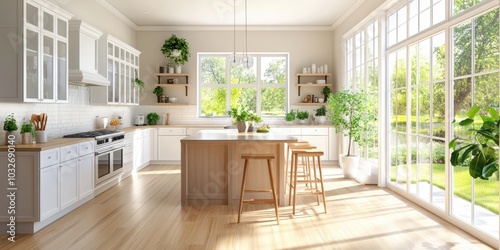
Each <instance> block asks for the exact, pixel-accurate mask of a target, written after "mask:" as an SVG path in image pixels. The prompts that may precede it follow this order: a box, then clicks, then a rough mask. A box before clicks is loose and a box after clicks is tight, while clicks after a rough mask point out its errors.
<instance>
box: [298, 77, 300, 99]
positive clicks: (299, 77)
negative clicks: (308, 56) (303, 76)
mask: <svg viewBox="0 0 500 250" xmlns="http://www.w3.org/2000/svg"><path fill="white" fill-rule="evenodd" d="M298 78H299V82H298V84H299V96H300V76H298Z"/></svg>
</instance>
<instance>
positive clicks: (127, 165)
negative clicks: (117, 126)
mask: <svg viewBox="0 0 500 250" xmlns="http://www.w3.org/2000/svg"><path fill="white" fill-rule="evenodd" d="M134 135H135V132H128V133H126V134H125V139H124V143H125V146H124V147H123V173H124V175H125V176H127V175H128V174H129V173H131V172H132V170H133V169H134Z"/></svg>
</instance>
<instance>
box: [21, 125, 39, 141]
mask: <svg viewBox="0 0 500 250" xmlns="http://www.w3.org/2000/svg"><path fill="white" fill-rule="evenodd" d="M35 136H36V135H35V125H33V123H32V122H31V121H27V120H24V121H23V124H22V125H21V137H22V142H23V144H30V143H33V138H35Z"/></svg>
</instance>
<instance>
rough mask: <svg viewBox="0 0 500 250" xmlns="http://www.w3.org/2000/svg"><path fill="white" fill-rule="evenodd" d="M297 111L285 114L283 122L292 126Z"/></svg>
mask: <svg viewBox="0 0 500 250" xmlns="http://www.w3.org/2000/svg"><path fill="white" fill-rule="evenodd" d="M297 111H298V110H293V109H292V110H290V112H289V113H286V114H285V121H287V123H288V124H292V123H293V121H295V117H296V115H297Z"/></svg>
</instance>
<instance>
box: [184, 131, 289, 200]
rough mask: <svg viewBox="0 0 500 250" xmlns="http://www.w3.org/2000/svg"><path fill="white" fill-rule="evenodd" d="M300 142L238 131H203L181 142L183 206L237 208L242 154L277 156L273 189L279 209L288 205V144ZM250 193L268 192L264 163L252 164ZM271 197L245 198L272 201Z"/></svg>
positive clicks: (266, 134) (265, 163) (271, 135)
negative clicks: (286, 149) (225, 206)
mask: <svg viewBox="0 0 500 250" xmlns="http://www.w3.org/2000/svg"><path fill="white" fill-rule="evenodd" d="M296 141H297V138H295V137H292V136H289V135H284V134H276V133H238V132H237V131H236V130H232V129H231V130H222V131H221V130H218V131H211V130H205V131H200V132H199V133H196V134H194V135H191V136H188V137H186V138H184V139H182V140H181V204H182V205H208V204H212V205H236V204H238V202H239V199H240V191H241V181H242V178H243V163H244V160H242V159H241V155H242V154H274V155H275V157H276V159H275V160H273V167H274V169H273V171H274V176H275V180H274V183H275V184H274V185H275V187H276V191H277V192H278V202H279V204H280V206H284V205H285V202H286V200H285V197H286V196H285V193H286V187H285V186H286V185H285V184H286V174H285V171H286V167H285V166H286V165H285V164H286V160H285V143H289V142H296ZM250 166H251V167H252V171H250V172H249V173H248V176H247V183H246V187H247V189H267V188H269V175H268V170H267V162H266V161H265V160H262V161H259V160H254V161H251V162H250ZM270 197H272V196H271V194H270V193H262V194H260V193H257V194H248V195H245V199H247V198H249V199H251V198H255V199H258V198H264V199H265V198H270Z"/></svg>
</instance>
